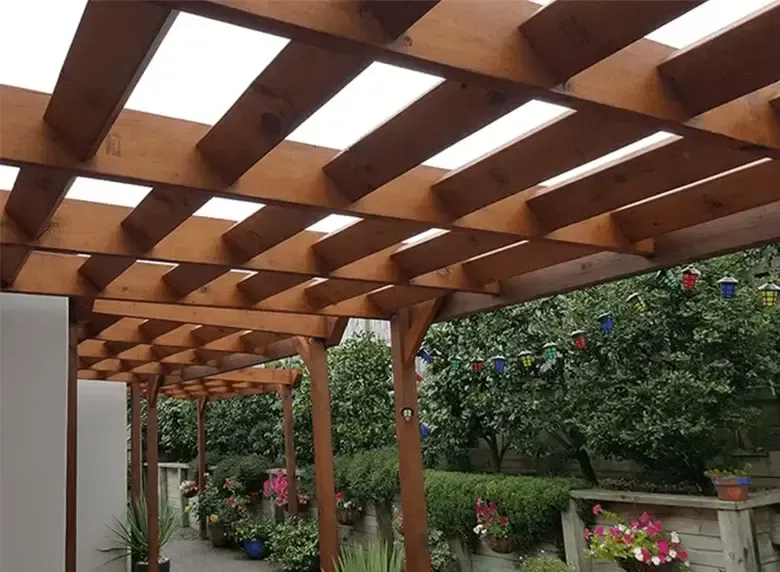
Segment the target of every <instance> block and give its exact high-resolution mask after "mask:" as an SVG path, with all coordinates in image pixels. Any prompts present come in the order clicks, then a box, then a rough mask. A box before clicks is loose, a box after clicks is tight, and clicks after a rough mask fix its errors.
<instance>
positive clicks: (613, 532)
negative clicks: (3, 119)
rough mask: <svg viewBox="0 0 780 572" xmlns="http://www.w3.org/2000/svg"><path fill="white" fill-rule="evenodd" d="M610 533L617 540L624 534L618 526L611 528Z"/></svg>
mask: <svg viewBox="0 0 780 572" xmlns="http://www.w3.org/2000/svg"><path fill="white" fill-rule="evenodd" d="M609 533H610V534H611V535H612V536H614V537H615V538H617V537H619V536H620V535H621V534H623V533H622V532H620V529H619V528H618V527H617V526H611V527H610V528H609Z"/></svg>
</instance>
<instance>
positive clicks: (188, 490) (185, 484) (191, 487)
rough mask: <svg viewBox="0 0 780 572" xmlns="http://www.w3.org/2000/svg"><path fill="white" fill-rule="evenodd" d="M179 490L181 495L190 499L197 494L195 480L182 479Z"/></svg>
mask: <svg viewBox="0 0 780 572" xmlns="http://www.w3.org/2000/svg"><path fill="white" fill-rule="evenodd" d="M179 490H180V491H181V496H183V497H184V498H187V499H191V498H192V497H194V496H196V495H197V494H198V483H196V482H195V481H182V482H181V485H179Z"/></svg>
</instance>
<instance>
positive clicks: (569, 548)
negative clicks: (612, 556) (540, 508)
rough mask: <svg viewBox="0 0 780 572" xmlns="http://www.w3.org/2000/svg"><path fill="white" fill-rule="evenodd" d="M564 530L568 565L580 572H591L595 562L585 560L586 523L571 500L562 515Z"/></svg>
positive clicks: (564, 546)
mask: <svg viewBox="0 0 780 572" xmlns="http://www.w3.org/2000/svg"><path fill="white" fill-rule="evenodd" d="M561 525H562V528H563V548H564V550H565V551H566V564H568V565H569V566H571V567H573V568H574V569H575V570H578V571H579V572H590V570H591V569H592V568H593V561H592V560H590V559H589V558H585V548H586V542H585V537H584V536H583V534H584V533H585V523H584V522H583V521H582V519H581V518H580V515H579V513H578V512H577V503H576V502H575V501H574V499H569V507H568V509H567V510H566V511H564V512H562V513H561Z"/></svg>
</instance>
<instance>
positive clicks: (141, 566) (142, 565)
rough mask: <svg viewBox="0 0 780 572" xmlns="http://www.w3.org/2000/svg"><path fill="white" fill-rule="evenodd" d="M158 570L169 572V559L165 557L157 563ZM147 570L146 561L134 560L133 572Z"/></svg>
mask: <svg viewBox="0 0 780 572" xmlns="http://www.w3.org/2000/svg"><path fill="white" fill-rule="evenodd" d="M159 568H160V572H171V560H170V559H169V558H166V559H165V560H163V561H161V562H160V564H159ZM148 570H149V563H148V562H136V563H135V566H134V567H133V572H147V571H148Z"/></svg>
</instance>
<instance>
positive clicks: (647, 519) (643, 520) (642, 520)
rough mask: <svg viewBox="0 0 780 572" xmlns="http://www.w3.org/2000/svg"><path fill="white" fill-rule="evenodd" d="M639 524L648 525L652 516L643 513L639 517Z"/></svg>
mask: <svg viewBox="0 0 780 572" xmlns="http://www.w3.org/2000/svg"><path fill="white" fill-rule="evenodd" d="M639 522H640V523H641V524H647V523H648V522H650V515H649V514H648V513H646V512H643V513H642V514H640V515H639Z"/></svg>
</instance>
